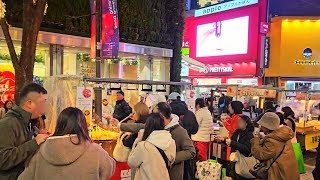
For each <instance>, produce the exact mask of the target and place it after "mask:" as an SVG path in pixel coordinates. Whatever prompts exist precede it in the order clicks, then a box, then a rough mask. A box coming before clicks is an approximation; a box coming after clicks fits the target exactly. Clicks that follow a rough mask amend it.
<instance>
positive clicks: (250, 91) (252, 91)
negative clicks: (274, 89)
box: [239, 87, 265, 97]
mask: <svg viewBox="0 0 320 180" xmlns="http://www.w3.org/2000/svg"><path fill="white" fill-rule="evenodd" d="M239 90H240V92H239V94H240V96H245V97H253V96H258V97H264V95H265V89H256V88H243V87H241V88H239Z"/></svg>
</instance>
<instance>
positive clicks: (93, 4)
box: [90, 0, 97, 58]
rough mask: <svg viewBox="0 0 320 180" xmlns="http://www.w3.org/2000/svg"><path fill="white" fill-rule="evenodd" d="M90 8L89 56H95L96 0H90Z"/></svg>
mask: <svg viewBox="0 0 320 180" xmlns="http://www.w3.org/2000/svg"><path fill="white" fill-rule="evenodd" d="M90 9H91V42H90V48H91V49H90V58H96V46H97V45H96V33H97V32H96V26H97V21H96V15H95V13H96V0H90Z"/></svg>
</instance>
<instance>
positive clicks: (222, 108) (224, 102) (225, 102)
mask: <svg viewBox="0 0 320 180" xmlns="http://www.w3.org/2000/svg"><path fill="white" fill-rule="evenodd" d="M229 104H230V100H229V98H228V97H227V96H225V95H224V94H222V96H221V97H220V98H219V101H218V107H219V114H220V115H221V114H223V113H227V112H228V106H229Z"/></svg>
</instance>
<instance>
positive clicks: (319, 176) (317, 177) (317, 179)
mask: <svg viewBox="0 0 320 180" xmlns="http://www.w3.org/2000/svg"><path fill="white" fill-rule="evenodd" d="M312 174H313V178H314V180H320V143H319V146H318V149H317V159H316V168H315V169H314V170H313V172H312Z"/></svg>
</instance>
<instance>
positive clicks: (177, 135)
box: [115, 102, 196, 180]
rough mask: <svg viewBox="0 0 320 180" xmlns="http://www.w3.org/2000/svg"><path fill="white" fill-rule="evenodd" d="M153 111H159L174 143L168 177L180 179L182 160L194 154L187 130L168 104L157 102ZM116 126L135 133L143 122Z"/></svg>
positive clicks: (182, 169) (174, 179) (181, 175)
mask: <svg viewBox="0 0 320 180" xmlns="http://www.w3.org/2000/svg"><path fill="white" fill-rule="evenodd" d="M153 111H154V112H159V113H161V115H162V116H163V118H164V121H165V125H166V126H165V129H166V130H168V131H170V133H171V135H172V138H173V139H174V140H175V143H176V148H177V154H176V159H175V162H174V164H173V166H172V168H171V169H170V170H169V175H170V179H171V180H182V179H183V173H184V168H183V167H184V161H187V160H189V159H192V158H193V157H195V155H196V151H195V148H194V146H193V144H192V140H191V139H190V137H189V136H188V133H187V131H186V130H185V129H184V128H183V127H181V126H180V125H179V117H178V116H176V115H174V114H171V108H170V106H169V105H168V104H166V103H164V102H162V103H159V104H157V106H156V107H155V108H154V110H153ZM115 124H116V123H115ZM118 127H120V130H121V131H126V132H134V133H136V132H138V131H139V130H140V129H143V128H144V124H137V123H121V124H118Z"/></svg>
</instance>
